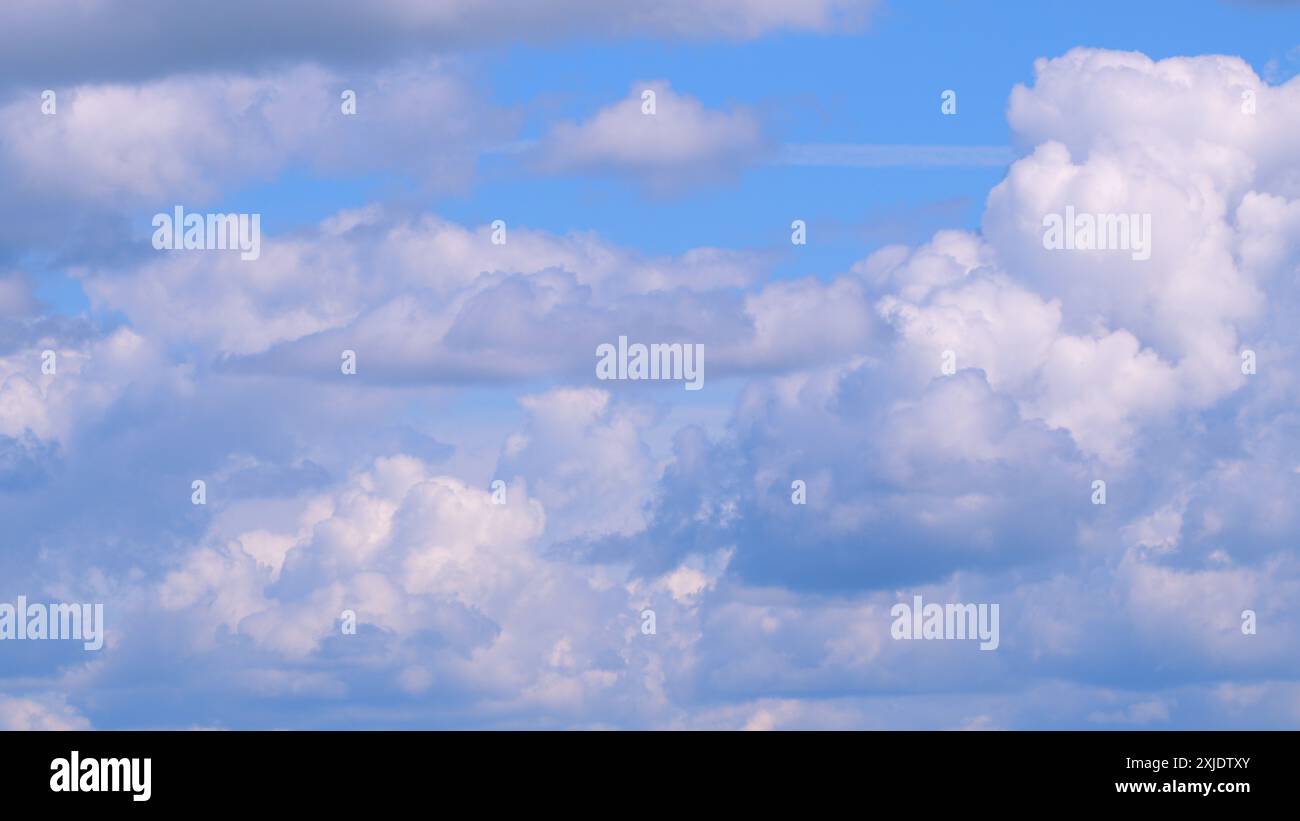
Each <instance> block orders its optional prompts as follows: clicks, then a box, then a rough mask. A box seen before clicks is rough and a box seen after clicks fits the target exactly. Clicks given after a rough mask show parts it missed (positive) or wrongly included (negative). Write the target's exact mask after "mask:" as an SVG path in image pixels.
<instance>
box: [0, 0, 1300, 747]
mask: <svg viewBox="0 0 1300 821" xmlns="http://www.w3.org/2000/svg"><path fill="white" fill-rule="evenodd" d="M1297 75H1300V4H1296V3H1287V2H1262V1H1261V2H1244V0H1243V1H1242V2H1221V1H1219V0H1215V1H1214V2H1210V1H1209V0H1193V1H1192V2H1183V3H1177V4H1175V3H1172V2H1168V3H1166V2H1160V3H1147V4H1139V5H1136V6H1135V5H1134V4H1131V3H1120V2H1093V3H1089V4H1086V5H1084V6H1077V5H1074V4H1057V3H1051V4H1020V3H1016V4H993V5H989V4H970V3H962V2H947V1H941V0H933V1H932V2H924V1H922V2H902V1H901V0H811V1H810V2H803V3H781V2H772V0H692V2H689V3H688V2H684V1H681V0H664V2H660V3H657V4H654V5H653V6H652V7H646V6H645V4H642V3H638V2H633V0H614V1H613V2H611V1H610V0H605V1H604V2H600V3H596V2H591V0H562V1H561V2H553V3H546V4H536V3H531V2H525V0H490V1H489V0H479V1H478V2H468V0H466V1H464V2H462V1H461V0H429V1H428V2H414V0H377V2H372V3H367V4H362V5H358V4H354V3H350V2H344V0H327V1H326V2H318V3H310V4H309V3H306V2H298V0H285V2H280V3H276V4H266V3H260V2H252V0H234V1H233V2H230V3H226V4H223V5H222V7H221V9H220V10H216V9H213V10H207V9H197V8H185V7H181V6H178V5H177V4H173V3H165V2H162V0H146V2H142V3H139V4H135V5H133V7H132V13H131V14H130V15H127V14H124V13H122V10H121V8H120V7H118V6H117V5H116V4H112V3H109V2H90V3H86V2H74V0H44V2H38V0H17V2H10V3H6V4H4V6H3V8H0V521H2V522H3V523H4V527H3V528H0V728H4V729H57V728H95V729H117V728H179V729H186V728H212V729H261V728H320V729H335V728H409V729H414V728H491V729H498V728H529V729H533V728H536V729H543V728H545V729H549V728H629V729H645V728H655V729H660V728H663V729H802V728H813V729H840V728H854V729H859V728H861V729H1060V728H1068V729H1114V728H1143V729H1170V728H1173V729H1184V728H1185V729H1195V728H1206V729H1220V728H1295V727H1297V726H1300V654H1297V652H1296V649H1297V647H1300V615H1297V614H1296V613H1295V612H1294V608H1293V607H1292V606H1291V605H1292V603H1293V602H1295V601H1297V600H1300V597H1298V596H1297V594H1300V555H1297V551H1298V550H1300V538H1298V537H1300V504H1298V503H1300V438H1298V435H1300V416H1298V415H1297V412H1296V408H1297V406H1298V404H1297V395H1298V394H1300V381H1298V380H1297V373H1296V370H1295V366H1294V363H1295V362H1296V361H1297V355H1298V354H1300V337H1298V336H1297V330H1296V323H1295V322H1294V321H1293V317H1294V315H1295V312H1296V310H1297V308H1300V304H1298V303H1300V142H1297V140H1296V139H1295V135H1296V134H1297V133H1300V79H1296V78H1297ZM349 92H350V93H351V94H350V95H349ZM647 92H650V93H652V94H653V100H654V108H653V111H647V109H646V108H645V106H646V103H645V99H646V98H645V94H646V93H647ZM949 92H951V93H950V94H949ZM349 99H354V100H355V109H354V110H352V111H349V110H348V108H349V102H348V101H349ZM946 101H947V103H946ZM177 206H180V207H183V209H184V211H185V212H186V213H191V214H199V215H206V214H244V215H256V217H257V219H258V222H257V225H258V226H259V227H260V234H259V235H258V236H259V245H258V252H257V254H256V258H255V259H243V258H241V254H240V252H239V251H238V250H223V249H216V248H201V247H195V248H179V249H175V248H165V247H164V248H160V247H158V245H159V242H158V241H157V239H156V236H155V234H156V232H155V228H156V226H157V223H156V222H155V220H156V219H157V215H160V214H161V215H170V214H172V213H173V209H174V208H175V207H177ZM1067 209H1068V210H1067ZM1066 214H1087V215H1096V217H1097V218H1098V219H1101V218H1102V217H1104V216H1117V215H1118V216H1122V217H1123V218H1124V219H1125V220H1126V221H1127V219H1128V218H1129V217H1130V216H1132V217H1133V220H1134V221H1133V222H1132V223H1130V224H1131V225H1132V226H1134V230H1133V233H1132V234H1131V235H1130V236H1129V237H1128V238H1127V239H1128V241H1129V242H1128V244H1121V245H1119V246H1115V247H1094V248H1088V247H1086V246H1085V247H1076V248H1059V247H1058V248H1053V247H1050V246H1051V243H1050V242H1048V241H1047V239H1046V235H1045V226H1046V225H1047V224H1048V220H1049V218H1050V217H1052V216H1053V215H1058V216H1059V215H1066ZM1144 220H1145V222H1144ZM796 221H799V225H800V226H801V227H799V228H796ZM1142 225H1147V226H1148V228H1147V230H1146V231H1145V232H1142V233H1141V234H1139V233H1138V232H1137V229H1138V227H1140V226H1142ZM1139 237H1144V238H1145V247H1146V251H1147V252H1149V253H1146V254H1145V255H1144V253H1143V250H1142V247H1140V246H1142V244H1143V242H1141V241H1139ZM1071 238H1072V239H1074V236H1072V237H1071ZM1071 244H1072V245H1073V244H1074V243H1071ZM620 337H624V338H626V339H627V340H628V342H629V343H631V344H635V343H642V344H646V345H649V344H681V345H683V346H684V349H685V350H692V351H693V350H700V351H702V366H701V368H702V370H701V371H700V373H699V376H700V379H699V385H698V387H699V389H698V390H693V389H689V388H690V387H694V386H688V385H687V383H688V382H689V381H690V380H689V379H688V378H685V375H683V378H677V379H660V380H646V379H630V378H613V379H607V378H602V370H601V366H600V363H601V360H602V355H601V353H600V351H601V346H604V345H610V346H617V345H618V343H619V339H620ZM349 357H350V358H349ZM698 361H700V360H697V362H698ZM349 363H351V364H349ZM353 366H354V367H353ZM604 375H609V374H608V373H605V374H604ZM615 375H616V376H619V375H622V376H626V375H627V373H626V369H624V371H622V372H619V371H617V369H616V370H615ZM196 482H199V483H201V485H199V486H198V487H197V488H196V485H195V483H196ZM918 596H919V597H921V600H922V601H923V602H924V603H930V604H938V605H939V606H941V607H942V606H944V605H957V604H974V605H977V606H978V607H979V608H981V612H983V613H989V612H992V608H993V607H996V608H997V609H996V613H997V614H998V620H997V621H996V624H997V631H996V632H997V638H996V641H993V642H984V644H988V643H992V644H995V645H996V646H994V647H982V643H981V642H980V641H978V640H972V639H971V638H969V637H965V636H963V637H956V636H953V635H948V634H944V635H943V637H942V639H933V640H928V639H920V640H910V639H909V638H906V637H904V636H901V635H900V629H901V628H900V627H899V624H900V622H899V620H898V617H897V613H898V612H899V611H898V609H897V608H898V607H899V606H900V605H907V606H908V607H912V606H913V605H914V603H915V602H916V597H918ZM19 597H23V599H24V601H27V602H36V603H45V604H59V603H93V604H102V605H103V613H104V616H103V619H104V620H103V627H104V641H103V646H102V647H100V648H98V649H94V650H88V649H86V648H85V647H84V646H83V643H82V642H80V641H73V640H63V639H46V640H28V639H26V638H24V639H18V638H17V637H16V636H15V637H13V638H12V639H10V638H6V633H5V630H6V627H5V622H4V620H5V610H4V606H5V603H8V604H12V605H16V603H17V602H18V600H19ZM909 612H910V611H909ZM918 615H919V614H918ZM909 627H910V624H909ZM949 632H951V631H949ZM940 633H944V631H942V630H940Z"/></svg>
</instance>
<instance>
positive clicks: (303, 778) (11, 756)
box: [0, 731, 1300, 815]
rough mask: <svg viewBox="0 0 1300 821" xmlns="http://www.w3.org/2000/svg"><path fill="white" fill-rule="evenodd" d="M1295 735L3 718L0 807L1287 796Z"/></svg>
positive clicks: (1003, 801)
mask: <svg viewBox="0 0 1300 821" xmlns="http://www.w3.org/2000/svg"><path fill="white" fill-rule="evenodd" d="M1298 740H1300V739H1298V738H1297V736H1296V734H1295V733H1293V732H1273V733H1268V732H1235V731H1228V732H1018V731H1016V732H845V733H811V732H809V733H802V732H790V733H771V734H749V733H729V732H727V733H724V732H698V733H667V732H611V733H592V732H572V733H557V732H336V731H330V732H299V731H294V732H112V731H109V732H103V731H101V732H61V733H17V732H9V733H0V791H2V794H3V800H4V801H5V802H6V804H8V802H10V801H13V800H15V799H17V800H21V801H24V802H30V803H31V804H33V805H36V806H41V807H49V808H51V809H57V808H74V809H77V810H81V809H94V808H96V807H99V808H108V807H109V806H110V805H114V806H115V807H116V808H119V809H124V810H126V811H128V812H131V811H146V812H148V811H152V810H154V809H156V808H160V807H163V808H168V809H184V808H199V809H203V810H214V809H262V808H273V807H278V806H283V807H285V808H293V809H299V810H301V809H306V808H310V807H321V808H328V809H331V810H336V811H337V810H341V809H342V808H345V807H349V806H355V807H358V808H367V809H371V810H374V809H377V808H378V807H381V806H390V807H394V806H399V805H394V804H393V803H391V802H401V801H407V802H422V803H426V802H429V801H430V800H436V802H437V803H436V805H430V806H429V809H430V810H431V811H432V812H435V813H448V814H450V813H453V812H454V813H455V814H457V815H460V814H462V813H464V812H465V810H466V809H471V811H483V810H487V809H492V808H496V807H498V806H499V805H508V804H519V805H522V806H525V807H527V806H529V805H530V804H531V807H532V809H533V810H534V811H540V810H542V809H544V808H545V807H546V806H547V805H551V806H552V808H553V809H563V808H565V807H569V808H576V806H577V805H578V804H589V805H590V809H596V810H598V809H599V808H600V807H601V806H604V807H605V808H606V809H607V810H609V811H620V812H621V811H622V810H617V809H616V805H610V804H607V803H605V802H606V801H608V800H609V798H614V800H617V797H618V796H619V795H620V794H621V795H623V796H624V799H625V800H626V801H627V802H629V803H630V804H634V805H635V806H636V807H637V808H638V809H650V808H655V807H659V808H662V809H664V810H667V811H671V812H675V813H676V812H681V811H682V810H684V809H685V808H687V807H695V808H698V807H699V806H701V805H719V806H724V805H727V804H729V803H731V802H735V803H740V804H752V803H757V804H758V805H760V806H761V805H764V804H770V803H771V802H773V801H780V802H787V803H790V804H791V805H792V806H796V807H797V806H799V805H800V803H801V802H802V803H803V805H804V807H805V809H812V808H813V807H815V806H820V807H826V808H829V807H831V806H833V805H834V804H835V803H838V802H841V801H845V800H847V801H851V802H853V804H851V806H857V807H859V808H861V809H868V808H870V807H872V806H874V802H875V801H876V800H878V799H881V798H890V797H893V798H905V799H911V800H914V801H917V802H918V803H917V804H916V806H917V808H918V809H921V808H929V807H931V806H933V805H934V804H935V803H936V802H937V803H939V804H954V805H960V806H965V807H981V806H987V807H990V808H993V807H997V808H1002V807H1021V806H1023V807H1026V808H1029V807H1043V806H1045V805H1043V804H1042V803H1041V802H1042V801H1044V800H1050V801H1057V802H1064V804H1058V805H1056V806H1070V807H1074V806H1079V805H1087V806H1094V805H1105V806H1115V807H1124V806H1125V805H1131V804H1134V803H1140V804H1145V805H1148V806H1150V805H1153V804H1161V803H1168V802H1172V803H1173V804H1176V805H1179V806H1185V805H1186V803H1187V802H1189V801H1196V802H1201V806H1203V807H1205V808H1206V809H1212V810H1233V809H1237V808H1240V807H1241V806H1242V805H1243V802H1251V801H1254V800H1257V799H1264V800H1268V799H1271V800H1272V801H1273V802H1275V803H1276V802H1277V801H1278V800H1279V799H1285V798H1286V797H1288V795H1289V793H1290V791H1291V786H1292V784H1293V783H1294V781H1295V776H1294V775H1293V772H1294V770H1295V766H1294V765H1295V763H1296V760H1297V755H1296V753H1295V752H1294V749H1295V744H1296V742H1297V741H1298ZM146 759H147V760H148V765H147V767H146V765H145V760H146ZM74 766H75V772H74ZM146 775H147V778H146ZM74 779H75V780H76V782H77V783H76V785H75V786H76V789H75V790H74V789H73V784H72V781H73V780H74ZM1193 785H1195V786H1193ZM1203 785H1208V787H1207V786H1203ZM56 788H57V789H56ZM90 788H97V789H96V790H95V791H91V789H90ZM611 791H612V792H611ZM146 793H147V800H146ZM460 801H467V802H470V803H469V804H468V805H462V804H460V803H459V802H460ZM457 806H461V807H463V809H460V810H455V809H453V808H455V807H457ZM1047 806H1051V805H1047Z"/></svg>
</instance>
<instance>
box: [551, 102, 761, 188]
mask: <svg viewBox="0 0 1300 821" xmlns="http://www.w3.org/2000/svg"><path fill="white" fill-rule="evenodd" d="M765 148H766V146H765V140H764V137H763V135H762V130H761V128H760V125H759V122H758V120H757V118H756V116H755V115H754V114H753V113H751V112H749V111H745V110H736V111H711V110H709V109H706V108H705V107H704V106H703V105H702V104H701V103H700V102H699V101H698V100H696V99H694V98H692V97H689V96H687V95H685V94H679V93H677V92H675V91H673V89H672V88H671V87H670V86H669V85H668V84H667V83H664V82H649V83H639V84H634V85H633V86H632V89H631V92H630V93H629V94H628V96H627V97H625V98H624V99H622V100H620V101H619V102H617V103H614V104H613V105H610V106H607V107H605V108H602V109H601V110H600V111H598V112H596V113H595V114H594V115H592V117H591V118H590V119H588V120H586V121H584V122H581V123H560V124H558V125H556V126H554V127H553V128H552V129H551V131H550V132H549V133H548V134H547V135H546V137H545V138H544V139H543V141H542V144H541V145H540V146H539V147H538V148H537V149H536V153H537V156H536V160H535V161H536V162H537V164H538V165H539V166H540V168H541V169H543V170H544V171H547V172H549V173H565V172H584V173H586V172H615V173H624V174H629V175H632V176H634V177H637V178H639V179H640V180H641V181H642V183H643V184H645V185H647V186H649V187H650V188H652V189H655V190H659V191H668V190H671V189H672V188H673V187H676V186H680V185H682V184H684V182H685V181H686V180H694V179H698V178H699V177H700V176H701V175H704V176H709V177H715V178H717V177H722V176H725V175H728V174H734V173H735V172H736V170H737V169H739V168H740V167H743V166H744V165H747V164H748V163H750V162H752V160H753V159H754V158H755V157H757V156H758V155H760V154H761V152H763V151H764V150H765Z"/></svg>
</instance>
